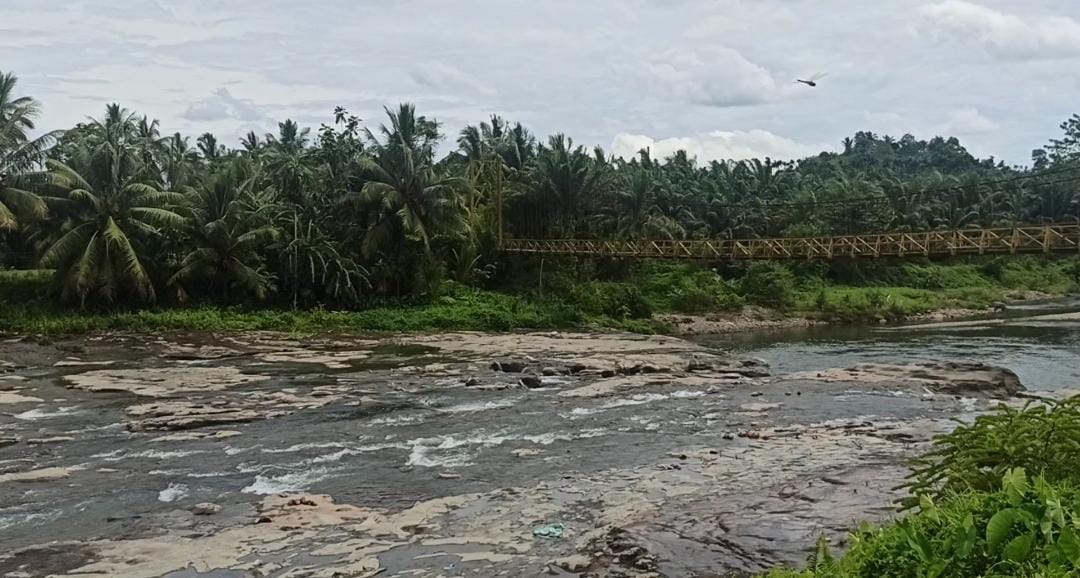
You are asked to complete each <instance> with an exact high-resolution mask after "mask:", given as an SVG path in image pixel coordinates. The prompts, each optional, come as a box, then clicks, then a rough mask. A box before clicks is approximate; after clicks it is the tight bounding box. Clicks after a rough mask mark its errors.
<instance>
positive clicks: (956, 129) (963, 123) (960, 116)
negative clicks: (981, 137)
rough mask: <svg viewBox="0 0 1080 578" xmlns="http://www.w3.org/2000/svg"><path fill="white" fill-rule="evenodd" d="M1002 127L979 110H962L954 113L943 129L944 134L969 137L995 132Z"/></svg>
mask: <svg viewBox="0 0 1080 578" xmlns="http://www.w3.org/2000/svg"><path fill="white" fill-rule="evenodd" d="M1000 128H1001V125H999V124H998V123H996V122H994V121H993V120H992V119H990V118H988V117H986V116H985V115H983V114H982V113H981V112H979V109H977V108H962V109H959V110H956V111H953V113H952V115H951V116H950V117H949V120H948V122H946V123H945V126H944V127H943V128H942V134H946V135H969V134H983V133H988V132H994V131H996V130H998V129H1000Z"/></svg>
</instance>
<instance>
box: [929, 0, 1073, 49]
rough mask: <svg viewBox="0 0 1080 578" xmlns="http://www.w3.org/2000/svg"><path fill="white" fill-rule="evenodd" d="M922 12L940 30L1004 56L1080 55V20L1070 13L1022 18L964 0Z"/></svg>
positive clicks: (957, 0) (948, 0)
mask: <svg viewBox="0 0 1080 578" xmlns="http://www.w3.org/2000/svg"><path fill="white" fill-rule="evenodd" d="M919 12H920V13H921V14H922V15H923V16H924V17H925V18H926V19H927V21H928V22H929V23H930V24H931V25H932V26H934V27H935V30H936V31H938V32H940V33H942V34H945V35H949V36H952V35H960V36H964V37H968V38H970V39H974V40H976V41H978V42H980V43H982V44H983V45H984V46H986V48H987V49H988V50H990V51H991V52H993V53H994V54H997V55H1000V56H1003V57H1009V58H1021V59H1035V58H1053V57H1060V56H1070V55H1080V22H1077V21H1076V20H1075V19H1073V18H1069V17H1066V16H1053V17H1030V18H1022V17H1020V16H1018V15H1016V14H1011V13H1008V12H1000V11H997V10H994V9H992V8H988V7H986V6H982V5H980V4H975V3H973V2H966V1H964V0H945V1H944V2H940V3H937V4H927V5H925V6H923V7H921V8H920V9H919Z"/></svg>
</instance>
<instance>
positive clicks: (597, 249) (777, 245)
mask: <svg viewBox="0 0 1080 578" xmlns="http://www.w3.org/2000/svg"><path fill="white" fill-rule="evenodd" d="M501 248H502V250H503V251H507V252H511V253H542V254H552V255H582V256H585V255H588V256H599V257H637V258H655V259H708V260H717V261H722V260H782V259H833V258H840V257H849V258H858V257H908V256H926V257H929V256H941V255H984V254H1017V253H1051V252H1075V253H1080V225H1075V224H1069V225H1039V226H1021V227H1009V228H991V229H963V230H953V231H924V232H918V233H875V234H866V235H837V236H824V237H787V238H773V239H736V240H719V239H716V240H714V239H703V240H591V239H503V241H502V243H501Z"/></svg>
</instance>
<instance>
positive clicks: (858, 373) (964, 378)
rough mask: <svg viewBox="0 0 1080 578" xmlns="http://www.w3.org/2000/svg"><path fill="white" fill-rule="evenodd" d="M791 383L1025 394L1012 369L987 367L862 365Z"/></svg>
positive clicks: (1002, 396)
mask: <svg viewBox="0 0 1080 578" xmlns="http://www.w3.org/2000/svg"><path fill="white" fill-rule="evenodd" d="M785 379H788V380H797V379H806V380H816V381H837V382H858V383H881V384H886V383H891V384H896V383H900V384H903V383H907V384H913V385H918V386H922V387H926V388H927V389H930V390H932V391H934V392H936V393H945V394H950V395H982V396H986V397H991V398H996V399H1005V398H1009V397H1013V396H1015V395H1016V394H1017V393H1020V392H1022V391H1025V390H1026V388H1025V387H1024V385H1023V384H1022V383H1020V378H1019V377H1018V376H1017V375H1016V373H1014V372H1013V371H1012V370H1010V369H1006V368H1004V367H997V366H993V365H987V364H985V363H966V362H932V363H913V364H908V365H898V364H886V363H860V364H858V365H854V366H852V367H849V368H847V369H826V370H822V371H812V372H804V373H794V374H791V375H788V376H786V377H785Z"/></svg>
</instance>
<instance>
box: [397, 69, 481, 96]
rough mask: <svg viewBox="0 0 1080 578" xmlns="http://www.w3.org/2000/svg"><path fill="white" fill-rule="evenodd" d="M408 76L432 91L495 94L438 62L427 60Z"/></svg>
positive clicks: (457, 70)
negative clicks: (465, 91)
mask: <svg viewBox="0 0 1080 578" xmlns="http://www.w3.org/2000/svg"><path fill="white" fill-rule="evenodd" d="M409 76H411V77H412V79H413V80H414V81H415V82H416V83H417V84H419V85H421V86H424V87H427V88H431V89H434V90H440V91H446V90H454V89H465V90H468V91H472V92H477V93H479V94H482V95H485V96H491V95H493V94H494V93H495V91H493V90H492V89H491V88H490V87H488V86H486V85H484V84H483V83H482V82H480V80H479V79H477V78H475V77H473V76H472V75H470V74H468V73H466V72H464V71H462V70H460V69H458V68H455V67H453V66H450V65H449V64H446V63H444V62H440V61H438V60H428V61H425V62H421V63H419V64H417V65H416V66H414V67H413V68H412V69H411V70H410V71H409Z"/></svg>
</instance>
